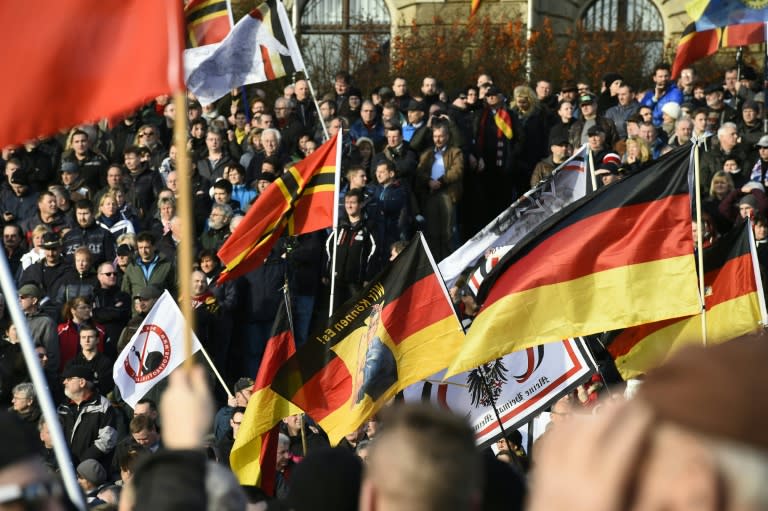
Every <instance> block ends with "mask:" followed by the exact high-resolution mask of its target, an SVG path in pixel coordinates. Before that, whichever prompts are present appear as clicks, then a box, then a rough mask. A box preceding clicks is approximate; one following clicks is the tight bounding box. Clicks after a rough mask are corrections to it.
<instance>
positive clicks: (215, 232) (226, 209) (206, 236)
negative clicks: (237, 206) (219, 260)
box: [200, 203, 232, 250]
mask: <svg viewBox="0 0 768 511" xmlns="http://www.w3.org/2000/svg"><path fill="white" fill-rule="evenodd" d="M230 220H232V208H231V207H230V206H229V205H228V204H219V203H215V204H214V205H213V206H212V207H211V215H210V216H209V217H208V230H207V231H205V232H204V233H203V234H201V235H200V245H201V246H202V247H203V248H205V249H208V250H218V249H220V248H221V246H222V245H223V244H224V242H225V241H226V240H227V238H228V237H229V234H230V233H229V221H230Z"/></svg>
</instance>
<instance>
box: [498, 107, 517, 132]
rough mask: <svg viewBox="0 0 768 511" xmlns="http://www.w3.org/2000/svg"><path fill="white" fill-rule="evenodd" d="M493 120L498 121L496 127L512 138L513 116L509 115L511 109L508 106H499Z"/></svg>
mask: <svg viewBox="0 0 768 511" xmlns="http://www.w3.org/2000/svg"><path fill="white" fill-rule="evenodd" d="M493 122H494V123H496V128H498V130H499V132H501V133H502V134H503V135H504V136H505V137H507V140H512V137H513V136H514V132H513V131H512V117H511V116H510V115H509V111H508V110H507V109H506V108H499V109H498V110H497V111H496V114H495V115H494V116H493Z"/></svg>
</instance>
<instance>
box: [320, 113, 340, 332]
mask: <svg viewBox="0 0 768 511" xmlns="http://www.w3.org/2000/svg"><path fill="white" fill-rule="evenodd" d="M323 126H325V125H323ZM342 139H343V135H342V133H341V130H339V133H337V134H336V173H335V174H334V176H333V255H332V256H331V296H330V298H329V303H328V317H329V318H330V317H331V316H332V315H333V301H334V296H335V295H336V252H337V249H338V241H339V186H340V183H341V150H342V145H341V144H342Z"/></svg>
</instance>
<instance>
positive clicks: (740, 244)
mask: <svg viewBox="0 0 768 511" xmlns="http://www.w3.org/2000/svg"><path fill="white" fill-rule="evenodd" d="M704 270H705V274H704V285H705V298H704V301H705V303H706V306H707V307H706V309H707V310H706V322H707V343H712V344H715V343H721V342H724V341H727V340H730V339H734V338H736V337H739V336H741V335H744V334H748V333H751V332H754V331H756V330H758V329H759V328H760V327H761V325H765V323H766V313H765V303H764V300H763V290H762V283H761V280H760V273H759V267H758V265H757V253H756V251H755V245H754V242H753V240H752V228H751V226H750V225H749V224H746V223H745V224H744V225H742V226H740V227H737V228H734V229H733V230H732V231H731V232H729V233H728V234H726V235H725V236H723V237H722V238H720V239H719V240H717V241H716V242H715V243H714V244H713V245H712V246H711V247H708V248H705V249H704ZM702 342H703V336H702V324H701V317H700V315H696V316H690V317H685V318H676V319H670V320H666V321H660V322H656V323H650V324H647V325H640V326H637V327H633V328H627V329H624V330H618V331H614V332H610V333H609V334H608V335H607V336H606V337H605V338H604V340H603V343H604V344H605V345H606V347H607V349H608V353H610V354H611V357H612V358H613V359H614V362H615V364H616V369H618V371H619V373H620V374H621V376H622V377H623V378H624V379H628V378H634V377H636V376H638V375H640V374H644V373H646V372H647V371H649V370H650V369H653V368H654V367H657V366H659V365H661V363H663V362H664V360H666V359H667V358H668V357H669V356H670V355H671V354H673V353H674V352H676V351H677V350H678V349H680V348H681V347H682V346H685V345H686V344H696V343H702Z"/></svg>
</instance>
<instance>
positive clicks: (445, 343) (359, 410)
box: [272, 236, 464, 444]
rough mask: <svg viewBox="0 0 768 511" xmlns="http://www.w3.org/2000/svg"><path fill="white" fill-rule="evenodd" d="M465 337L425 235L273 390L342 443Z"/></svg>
mask: <svg viewBox="0 0 768 511" xmlns="http://www.w3.org/2000/svg"><path fill="white" fill-rule="evenodd" d="M463 340H464V333H463V331H462V329H461V325H460V324H459V322H458V319H457V318H456V315H455V313H454V311H453V306H452V305H451V303H450V301H449V299H448V295H447V293H446V291H445V287H444V285H443V283H442V281H441V280H440V279H439V277H438V276H437V275H436V273H435V268H434V262H433V261H432V258H431V256H430V255H429V253H428V252H427V248H426V243H425V242H424V241H423V237H421V236H419V237H418V238H416V239H414V240H413V241H412V242H411V243H410V244H409V245H408V247H407V248H406V249H405V250H404V251H403V252H402V253H401V254H400V255H399V256H398V257H397V258H396V259H395V260H394V261H393V262H392V264H391V265H390V266H388V267H387V268H385V269H384V270H383V271H382V272H381V273H380V274H379V275H378V276H377V277H376V278H375V279H374V280H373V281H372V282H371V283H370V284H369V285H368V286H367V287H366V288H365V289H364V290H363V291H362V293H361V294H360V295H359V296H356V297H354V298H352V299H350V300H349V301H348V302H346V303H345V304H344V305H342V306H341V307H340V308H339V309H338V311H337V312H336V313H335V314H334V315H333V316H332V317H331V318H329V320H328V323H327V327H326V328H324V329H323V330H321V331H319V332H316V333H315V334H314V335H313V336H311V337H310V339H309V340H308V341H307V343H306V344H304V345H303V346H302V347H301V348H300V349H299V351H298V352H297V353H296V355H294V356H293V357H291V359H290V360H288V362H287V363H286V364H285V365H284V366H283V367H282V368H281V369H280V371H279V372H278V373H277V376H276V377H275V380H274V382H273V383H272V389H273V390H274V391H275V392H277V393H279V394H281V395H282V396H284V397H285V398H286V399H289V400H291V401H292V402H293V403H294V404H296V405H297V406H299V407H300V408H302V409H303V410H304V411H305V412H306V413H308V414H309V415H310V416H311V417H312V418H313V419H314V420H315V421H317V422H318V424H319V425H320V426H321V427H322V428H323V429H324V430H325V431H326V432H327V433H328V437H329V439H330V440H331V443H332V444H335V443H337V442H338V441H339V440H341V438H342V437H343V436H344V435H345V434H347V433H349V432H350V431H352V430H354V429H355V428H356V427H358V426H359V425H360V424H362V422H363V421H365V420H366V419H367V418H368V417H370V416H371V415H372V414H373V413H375V412H376V410H378V409H379V408H380V407H381V406H382V405H383V404H384V403H386V402H387V401H389V400H390V399H391V398H392V397H394V396H395V394H396V393H397V392H399V391H400V390H402V389H404V388H405V387H407V386H408V385H410V384H412V383H414V382H416V381H419V380H421V379H422V378H426V377H427V376H430V375H432V374H434V373H436V372H437V371H439V370H441V369H444V368H445V367H446V366H447V364H448V362H449V361H450V360H451V359H452V358H453V357H454V355H455V354H456V353H457V351H458V348H459V346H460V345H461V343H462V342H463Z"/></svg>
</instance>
